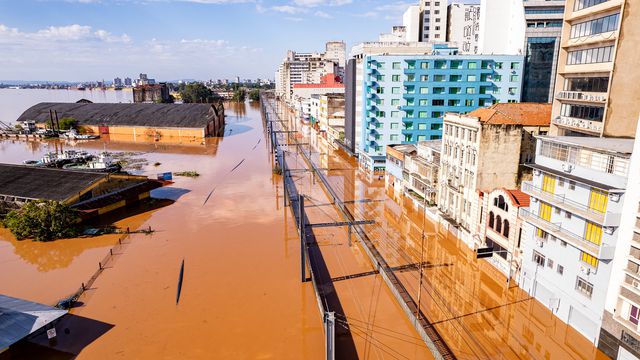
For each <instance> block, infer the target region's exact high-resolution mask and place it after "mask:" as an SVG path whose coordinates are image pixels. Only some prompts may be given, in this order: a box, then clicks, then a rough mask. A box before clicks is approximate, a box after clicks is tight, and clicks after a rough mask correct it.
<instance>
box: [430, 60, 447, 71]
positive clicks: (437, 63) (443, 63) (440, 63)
mask: <svg viewBox="0 0 640 360" xmlns="http://www.w3.org/2000/svg"><path fill="white" fill-rule="evenodd" d="M433 65H434V67H435V68H436V69H446V68H447V62H446V61H444V60H436V61H434V63H433Z"/></svg>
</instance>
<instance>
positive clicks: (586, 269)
mask: <svg viewBox="0 0 640 360" xmlns="http://www.w3.org/2000/svg"><path fill="white" fill-rule="evenodd" d="M580 272H581V273H583V274H585V275H589V274H591V268H590V267H588V266H582V265H580Z"/></svg>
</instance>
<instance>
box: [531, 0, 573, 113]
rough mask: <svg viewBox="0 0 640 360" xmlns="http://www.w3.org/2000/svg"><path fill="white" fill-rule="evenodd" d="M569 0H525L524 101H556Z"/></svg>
mask: <svg viewBox="0 0 640 360" xmlns="http://www.w3.org/2000/svg"><path fill="white" fill-rule="evenodd" d="M564 3H565V0H547V1H542V0H533V1H531V0H530V1H524V3H523V4H524V16H525V21H526V22H527V28H526V30H525V42H524V47H525V49H524V51H525V67H524V85H523V87H522V101H525V102H549V103H550V102H552V101H553V89H554V85H555V79H556V68H557V66H558V53H559V51H560V35H561V32H562V16H563V14H564Z"/></svg>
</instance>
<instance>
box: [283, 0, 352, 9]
mask: <svg viewBox="0 0 640 360" xmlns="http://www.w3.org/2000/svg"><path fill="white" fill-rule="evenodd" d="M352 2H353V0H293V3H294V4H296V5H298V6H306V7H315V6H342V5H347V4H351V3H352Z"/></svg>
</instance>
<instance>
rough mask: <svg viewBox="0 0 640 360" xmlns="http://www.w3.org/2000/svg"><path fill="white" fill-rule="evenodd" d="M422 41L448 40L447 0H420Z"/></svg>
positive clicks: (420, 36) (420, 37)
mask: <svg viewBox="0 0 640 360" xmlns="http://www.w3.org/2000/svg"><path fill="white" fill-rule="evenodd" d="M420 20H421V23H420V35H419V36H418V37H419V39H420V41H431V42H445V41H446V40H447V0H436V1H434V0H420Z"/></svg>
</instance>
